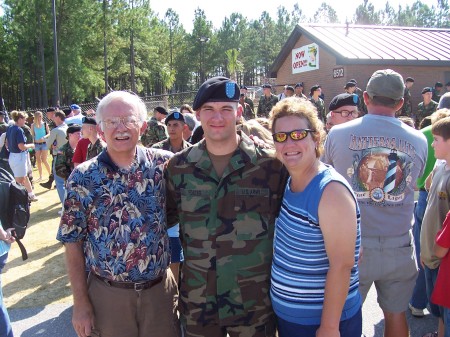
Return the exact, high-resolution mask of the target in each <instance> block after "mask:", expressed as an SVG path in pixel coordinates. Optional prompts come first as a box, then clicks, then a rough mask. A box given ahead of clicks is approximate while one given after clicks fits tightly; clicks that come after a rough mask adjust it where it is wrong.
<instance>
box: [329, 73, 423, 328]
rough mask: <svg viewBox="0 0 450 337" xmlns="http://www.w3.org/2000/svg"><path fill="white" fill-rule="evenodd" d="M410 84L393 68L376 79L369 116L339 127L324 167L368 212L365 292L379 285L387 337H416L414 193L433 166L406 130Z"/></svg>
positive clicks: (362, 272)
mask: <svg viewBox="0 0 450 337" xmlns="http://www.w3.org/2000/svg"><path fill="white" fill-rule="evenodd" d="M404 89H405V85H404V81H403V77H402V76H401V75H400V74H399V73H397V72H395V71H394V70H391V69H383V70H377V71H376V72H374V73H373V74H372V76H371V77H370V79H369V82H368V84H367V88H366V91H365V92H364V101H365V103H366V105H367V110H368V114H367V115H364V116H363V117H361V118H357V119H355V120H352V121H349V122H347V123H344V124H342V125H339V126H336V127H333V128H332V129H331V130H330V133H329V134H328V137H327V140H326V143H325V154H324V158H323V161H324V162H325V163H327V164H330V165H333V166H334V168H335V169H336V170H337V171H338V173H340V174H341V175H342V176H343V177H345V178H346V179H347V181H348V182H349V183H350V185H351V186H352V188H353V190H354V192H355V196H356V198H357V200H358V203H359V207H360V210H361V246H362V248H363V252H364V258H363V259H361V260H360V264H359V276H360V280H359V292H360V294H361V296H362V299H363V301H364V300H365V298H366V296H367V293H368V292H369V289H370V287H371V286H372V284H373V283H375V286H376V290H377V292H378V303H379V305H380V307H381V309H382V310H383V313H384V320H385V336H409V331H408V323H407V320H406V309H407V308H408V303H409V300H410V298H411V295H412V291H413V288H414V285H415V282H416V277H417V261H416V255H415V253H414V248H413V247H414V243H413V241H412V240H413V237H412V235H411V223H413V221H414V189H415V186H416V180H417V178H418V177H419V176H420V175H422V172H423V169H424V167H425V162H426V159H427V147H428V146H427V141H426V139H425V136H424V135H423V134H422V133H421V132H419V131H417V130H415V129H413V128H411V127H410V126H408V125H406V124H404V123H402V122H401V121H399V120H398V119H397V118H395V114H396V112H397V111H398V110H400V109H401V108H402V105H403V93H404Z"/></svg>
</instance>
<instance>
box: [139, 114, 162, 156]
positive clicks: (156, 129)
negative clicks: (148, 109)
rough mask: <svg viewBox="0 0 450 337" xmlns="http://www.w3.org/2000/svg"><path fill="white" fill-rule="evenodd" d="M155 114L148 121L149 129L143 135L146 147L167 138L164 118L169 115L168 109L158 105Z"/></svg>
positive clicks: (142, 141) (142, 138) (142, 140)
mask: <svg viewBox="0 0 450 337" xmlns="http://www.w3.org/2000/svg"><path fill="white" fill-rule="evenodd" d="M154 114H155V115H154V116H153V117H152V118H150V120H149V121H148V123H147V129H146V130H145V132H144V134H143V135H142V136H141V143H142V145H144V146H145V147H151V146H152V145H153V144H156V143H158V142H160V141H162V140H164V139H167V130H166V126H165V125H164V124H163V123H162V120H163V119H164V118H166V117H167V115H168V112H167V110H166V109H165V108H163V107H162V106H157V107H156V108H155V111H154Z"/></svg>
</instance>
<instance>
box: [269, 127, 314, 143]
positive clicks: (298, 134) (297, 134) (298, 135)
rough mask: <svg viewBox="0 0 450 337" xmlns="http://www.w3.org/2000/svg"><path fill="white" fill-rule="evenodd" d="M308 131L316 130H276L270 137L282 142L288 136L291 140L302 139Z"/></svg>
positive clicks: (276, 141)
mask: <svg viewBox="0 0 450 337" xmlns="http://www.w3.org/2000/svg"><path fill="white" fill-rule="evenodd" d="M308 132H311V133H314V132H316V131H315V130H311V129H299V130H292V131H289V132H277V133H274V134H273V135H272V138H273V141H274V142H275V143H284V142H285V141H286V140H287V139H288V136H289V137H290V138H291V139H292V140H302V139H303V138H305V137H306V136H307V135H308Z"/></svg>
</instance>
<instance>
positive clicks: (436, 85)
mask: <svg viewBox="0 0 450 337" xmlns="http://www.w3.org/2000/svg"><path fill="white" fill-rule="evenodd" d="M434 86H435V87H439V88H442V87H443V86H444V85H443V84H442V83H441V82H436V83H435V85H434Z"/></svg>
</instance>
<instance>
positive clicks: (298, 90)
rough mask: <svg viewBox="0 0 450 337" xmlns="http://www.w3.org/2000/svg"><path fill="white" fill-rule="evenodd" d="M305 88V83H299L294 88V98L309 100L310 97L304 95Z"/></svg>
mask: <svg viewBox="0 0 450 337" xmlns="http://www.w3.org/2000/svg"><path fill="white" fill-rule="evenodd" d="M304 87H305V85H304V84H303V82H299V83H297V84H296V85H295V86H294V96H295V97H298V98H304V99H308V97H306V95H305V94H304V93H303V89H304Z"/></svg>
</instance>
